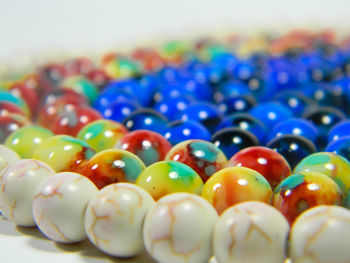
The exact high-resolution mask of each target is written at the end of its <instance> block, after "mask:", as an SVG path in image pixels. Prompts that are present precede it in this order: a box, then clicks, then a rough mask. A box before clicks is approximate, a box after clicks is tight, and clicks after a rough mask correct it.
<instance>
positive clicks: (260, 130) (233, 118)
mask: <svg viewBox="0 0 350 263" xmlns="http://www.w3.org/2000/svg"><path fill="white" fill-rule="evenodd" d="M233 127H237V128H240V129H242V130H246V131H249V132H251V133H252V134H254V135H255V136H256V138H257V139H258V140H259V142H260V144H263V143H264V142H265V137H266V134H267V129H266V127H265V125H264V124H263V123H262V122H261V121H259V120H258V119H256V118H254V117H252V116H251V115H250V114H248V113H235V114H231V115H229V116H227V117H226V118H224V120H223V121H222V122H221V123H220V124H219V125H218V126H217V130H218V131H219V130H221V129H223V128H233Z"/></svg>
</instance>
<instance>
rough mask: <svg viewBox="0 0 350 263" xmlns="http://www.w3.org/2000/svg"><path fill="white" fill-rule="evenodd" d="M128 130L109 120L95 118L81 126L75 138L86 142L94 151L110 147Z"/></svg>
mask: <svg viewBox="0 0 350 263" xmlns="http://www.w3.org/2000/svg"><path fill="white" fill-rule="evenodd" d="M127 132H128V130H127V129H126V128H125V127H124V126H123V125H122V124H120V123H118V122H115V121H111V120H97V121H93V122H91V123H89V124H88V125H86V126H85V127H83V128H82V129H81V130H80V132H79V133H78V135H77V139H79V140H82V141H84V142H86V143H88V144H89V145H90V146H91V148H92V149H94V150H95V151H96V152H100V151H103V150H107V149H112V148H113V147H114V146H115V145H116V144H117V143H118V142H119V141H120V139H121V138H122V137H123V136H125V135H126V134H127Z"/></svg>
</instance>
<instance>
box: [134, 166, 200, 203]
mask: <svg viewBox="0 0 350 263" xmlns="http://www.w3.org/2000/svg"><path fill="white" fill-rule="evenodd" d="M136 185H138V186H141V187H142V188H144V189H145V190H146V191H148V192H149V193H150V194H151V195H152V197H153V198H154V200H158V199H159V198H161V197H163V196H164V195H167V194H171V193H176V192H187V193H194V194H198V195H199V194H200V193H201V191H202V187H203V181H202V179H201V178H200V176H199V175H198V174H197V173H196V172H195V171H194V170H193V169H192V168H191V167H189V166H187V165H185V164H183V163H179V162H174V161H162V162H158V163H154V164H152V165H150V166H148V167H147V168H146V169H145V170H144V171H143V172H142V173H141V174H140V176H139V177H138V178H137V180H136Z"/></svg>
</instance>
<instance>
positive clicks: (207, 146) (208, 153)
mask: <svg viewBox="0 0 350 263" xmlns="http://www.w3.org/2000/svg"><path fill="white" fill-rule="evenodd" d="M165 160H167V161H176V162H180V163H184V164H186V165H188V166H189V167H191V168H192V169H193V170H195V171H196V172H197V173H198V174H199V176H200V177H201V178H202V180H203V182H206V181H207V180H208V179H209V177H210V176H212V175H213V174H214V173H216V172H217V171H219V170H221V169H223V168H225V167H226V164H227V158H226V156H225V154H224V153H223V152H222V151H221V150H220V149H219V148H217V147H216V146H214V144H212V143H210V142H207V141H203V140H187V141H183V142H181V143H179V144H176V145H175V146H174V147H173V148H172V149H171V150H170V151H169V152H168V154H167V155H166V157H165Z"/></svg>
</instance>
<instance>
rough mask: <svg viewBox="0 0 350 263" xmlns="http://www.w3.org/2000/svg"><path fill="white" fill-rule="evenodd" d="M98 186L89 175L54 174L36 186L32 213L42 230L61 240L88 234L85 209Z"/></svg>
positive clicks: (78, 237) (82, 238)
mask: <svg viewBox="0 0 350 263" xmlns="http://www.w3.org/2000/svg"><path fill="white" fill-rule="evenodd" d="M97 192H98V190H97V188H96V186H95V185H94V184H93V183H92V182H91V181H90V180H89V179H87V178H86V177H84V176H82V175H80V174H77V173H71V172H64V173H58V174H55V175H53V176H51V177H49V178H48V179H46V180H45V181H44V182H43V183H42V184H40V185H39V187H38V188H37V190H36V194H35V197H34V201H33V216H34V220H35V223H36V225H37V226H38V228H39V229H40V231H41V232H42V233H43V234H44V235H45V236H47V237H48V238H49V239H51V240H53V241H56V242H60V243H74V242H79V241H82V240H84V239H85V238H86V234H85V230H84V212H85V209H86V207H87V205H88V203H89V202H90V200H91V198H92V197H93V196H94V195H95V194H97Z"/></svg>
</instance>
